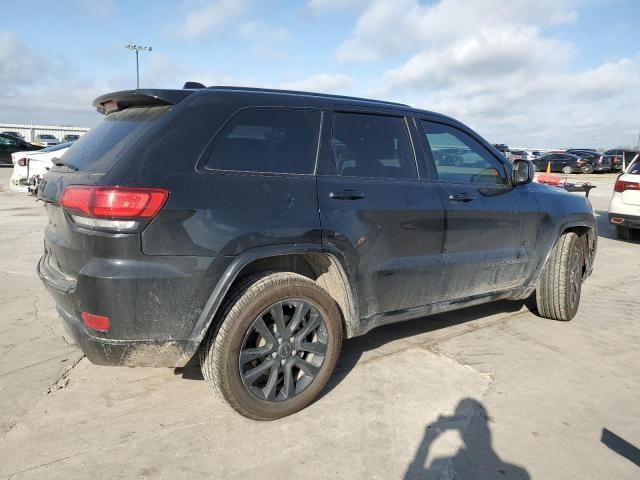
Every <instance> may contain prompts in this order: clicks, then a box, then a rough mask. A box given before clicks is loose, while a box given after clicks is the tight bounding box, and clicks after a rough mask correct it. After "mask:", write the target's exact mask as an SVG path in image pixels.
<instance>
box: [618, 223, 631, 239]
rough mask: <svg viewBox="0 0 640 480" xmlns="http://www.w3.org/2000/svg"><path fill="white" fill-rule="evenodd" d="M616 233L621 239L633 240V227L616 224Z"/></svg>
mask: <svg viewBox="0 0 640 480" xmlns="http://www.w3.org/2000/svg"><path fill="white" fill-rule="evenodd" d="M616 235H617V237H618V238H619V239H620V240H631V239H632V238H631V229H630V228H627V227H625V226H623V225H616Z"/></svg>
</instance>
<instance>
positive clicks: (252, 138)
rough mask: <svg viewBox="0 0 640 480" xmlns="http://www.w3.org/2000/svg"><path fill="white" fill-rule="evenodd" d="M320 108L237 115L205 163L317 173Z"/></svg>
mask: <svg viewBox="0 0 640 480" xmlns="http://www.w3.org/2000/svg"><path fill="white" fill-rule="evenodd" d="M319 133H320V112H318V111H314V110H292V109H289V110H284V109H283V110H275V109H249V110H244V111H243V112H241V113H240V114H238V115H236V116H235V117H233V119H232V120H231V122H230V123H229V124H228V125H227V126H226V127H225V129H224V130H223V131H222V134H221V135H220V137H219V138H218V139H217V140H216V141H215V143H214V146H213V150H212V151H211V153H210V154H209V156H208V158H207V160H206V162H205V167H206V168H208V169H216V170H235V171H244V172H263V173H307V174H309V173H313V171H314V168H315V162H316V151H317V148H318V136H319Z"/></svg>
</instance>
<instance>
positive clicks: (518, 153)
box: [508, 150, 529, 162]
mask: <svg viewBox="0 0 640 480" xmlns="http://www.w3.org/2000/svg"><path fill="white" fill-rule="evenodd" d="M508 158H509V160H511V161H512V162H513V161H514V160H528V159H529V155H528V154H527V152H525V151H524V150H511V151H510V152H509V157H508Z"/></svg>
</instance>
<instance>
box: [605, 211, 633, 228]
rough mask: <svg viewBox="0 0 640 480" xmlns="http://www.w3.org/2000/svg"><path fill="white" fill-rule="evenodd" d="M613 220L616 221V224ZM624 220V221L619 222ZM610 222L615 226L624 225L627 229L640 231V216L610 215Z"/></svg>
mask: <svg viewBox="0 0 640 480" xmlns="http://www.w3.org/2000/svg"><path fill="white" fill-rule="evenodd" d="M613 219H616V221H615V222H614V221H613ZM619 219H622V221H619ZM609 222H611V223H613V224H614V225H622V226H623V227H627V228H638V229H640V216H638V215H624V214H621V213H609Z"/></svg>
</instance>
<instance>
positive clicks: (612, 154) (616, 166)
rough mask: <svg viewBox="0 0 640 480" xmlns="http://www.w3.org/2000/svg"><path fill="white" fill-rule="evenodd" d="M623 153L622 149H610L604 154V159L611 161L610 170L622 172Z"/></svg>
mask: <svg viewBox="0 0 640 480" xmlns="http://www.w3.org/2000/svg"><path fill="white" fill-rule="evenodd" d="M624 152H625V151H624V149H622V148H612V149H610V150H607V151H606V152H604V155H605V157H608V158H609V159H610V161H611V168H612V170H618V171H620V170H622V165H623V161H622V160H623V157H624Z"/></svg>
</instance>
